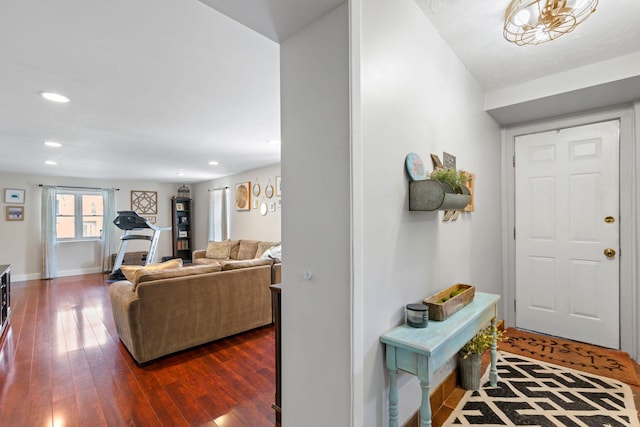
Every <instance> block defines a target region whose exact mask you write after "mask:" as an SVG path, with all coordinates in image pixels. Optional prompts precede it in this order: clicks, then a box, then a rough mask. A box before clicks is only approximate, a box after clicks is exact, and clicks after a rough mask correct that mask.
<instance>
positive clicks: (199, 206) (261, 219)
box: [192, 164, 286, 249]
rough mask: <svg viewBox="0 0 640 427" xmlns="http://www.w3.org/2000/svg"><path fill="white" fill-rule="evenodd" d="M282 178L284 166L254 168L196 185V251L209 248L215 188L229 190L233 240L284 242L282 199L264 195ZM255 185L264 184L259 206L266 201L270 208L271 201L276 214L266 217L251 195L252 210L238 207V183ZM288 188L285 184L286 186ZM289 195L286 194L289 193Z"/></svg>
mask: <svg viewBox="0 0 640 427" xmlns="http://www.w3.org/2000/svg"><path fill="white" fill-rule="evenodd" d="M277 176H280V164H277V165H272V166H267V167H264V168H259V169H253V170H250V171H246V172H242V173H239V174H236V175H230V176H226V177H223V178H218V179H214V180H212V181H205V182H200V183H197V184H194V185H193V190H192V191H193V194H192V197H194V200H196V202H194V203H195V227H196V230H197V231H196V234H195V236H196V239H195V248H196V249H205V248H206V247H207V242H208V235H209V190H210V189H213V188H221V187H229V200H228V203H229V204H230V209H229V216H230V218H229V221H230V224H229V238H230V239H233V240H238V239H247V240H265V241H271V242H279V241H280V231H281V212H282V209H281V207H280V206H279V205H278V201H279V200H281V196H276V195H275V194H274V196H273V197H272V198H271V199H268V198H267V197H266V196H265V195H264V191H265V190H264V189H265V187H266V186H267V185H268V184H271V185H272V186H273V187H274V188H275V185H276V177H277ZM247 181H249V182H251V185H253V184H254V183H255V182H258V183H259V184H260V188H261V191H260V195H259V196H258V198H257V199H258V206H259V205H260V203H262V202H263V201H264V202H266V203H267V205H269V203H270V202H274V203H275V209H276V210H275V211H274V212H271V211H268V212H267V214H266V215H264V216H263V215H261V214H260V211H259V209H254V208H253V201H254V197H253V195H252V196H251V205H252V206H251V210H249V211H239V210H236V205H235V188H236V184H239V183H241V182H247ZM283 185H284V184H283ZM285 194H286V193H285Z"/></svg>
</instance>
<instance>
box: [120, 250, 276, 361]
mask: <svg viewBox="0 0 640 427" xmlns="http://www.w3.org/2000/svg"><path fill="white" fill-rule="evenodd" d="M174 261H175V260H174ZM236 261H237V262H226V263H222V262H209V263H204V264H201V265H199V264H196V265H193V266H188V267H177V268H170V269H158V270H155V271H149V269H148V267H140V268H139V270H138V271H136V272H135V274H132V273H131V272H129V274H127V273H125V274H126V275H127V277H129V278H130V280H125V281H119V282H115V283H112V284H111V287H110V290H109V296H110V298H111V304H112V307H113V316H114V320H115V324H116V329H117V331H118V336H119V337H120V340H121V341H122V343H123V344H124V345H125V347H126V348H127V350H128V351H129V353H130V354H131V356H133V358H134V359H135V360H136V362H138V363H139V364H145V363H147V362H149V361H152V360H154V359H157V358H159V357H161V356H165V355H168V354H171V353H175V352H177V351H180V350H184V349H187V348H191V347H194V346H197V345H200V344H204V343H207V342H210V341H213V340H216V339H220V338H224V337H227V336H230V335H234V334H237V333H240V332H244V331H248V330H250V329H254V328H257V327H260V326H265V325H268V324H270V323H272V316H271V292H270V290H269V285H271V284H272V283H273V278H274V277H275V276H276V274H275V273H274V272H273V271H274V261H273V259H271V258H265V259H250V260H236ZM174 267H175V266H174ZM277 270H278V274H277V277H279V271H280V269H279V267H278V268H277Z"/></svg>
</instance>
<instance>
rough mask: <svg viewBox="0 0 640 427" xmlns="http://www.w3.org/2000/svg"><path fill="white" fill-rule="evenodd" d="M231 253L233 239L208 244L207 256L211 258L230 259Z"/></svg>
mask: <svg viewBox="0 0 640 427" xmlns="http://www.w3.org/2000/svg"><path fill="white" fill-rule="evenodd" d="M230 255H231V240H225V241H224V242H209V245H208V246H207V255H206V257H207V258H210V259H229V256H230Z"/></svg>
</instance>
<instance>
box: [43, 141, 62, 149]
mask: <svg viewBox="0 0 640 427" xmlns="http://www.w3.org/2000/svg"><path fill="white" fill-rule="evenodd" d="M44 145H46V146H47V147H55V148H60V147H62V144H60V143H59V142H55V141H45V142H44Z"/></svg>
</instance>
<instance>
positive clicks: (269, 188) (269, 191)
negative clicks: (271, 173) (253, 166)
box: [264, 185, 273, 199]
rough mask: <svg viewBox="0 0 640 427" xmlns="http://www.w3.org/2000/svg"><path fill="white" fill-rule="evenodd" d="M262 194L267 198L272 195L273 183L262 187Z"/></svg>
mask: <svg viewBox="0 0 640 427" xmlns="http://www.w3.org/2000/svg"><path fill="white" fill-rule="evenodd" d="M264 195H265V196H267V198H269V199H270V198H272V197H273V185H267V186H266V187H265V188H264Z"/></svg>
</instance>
